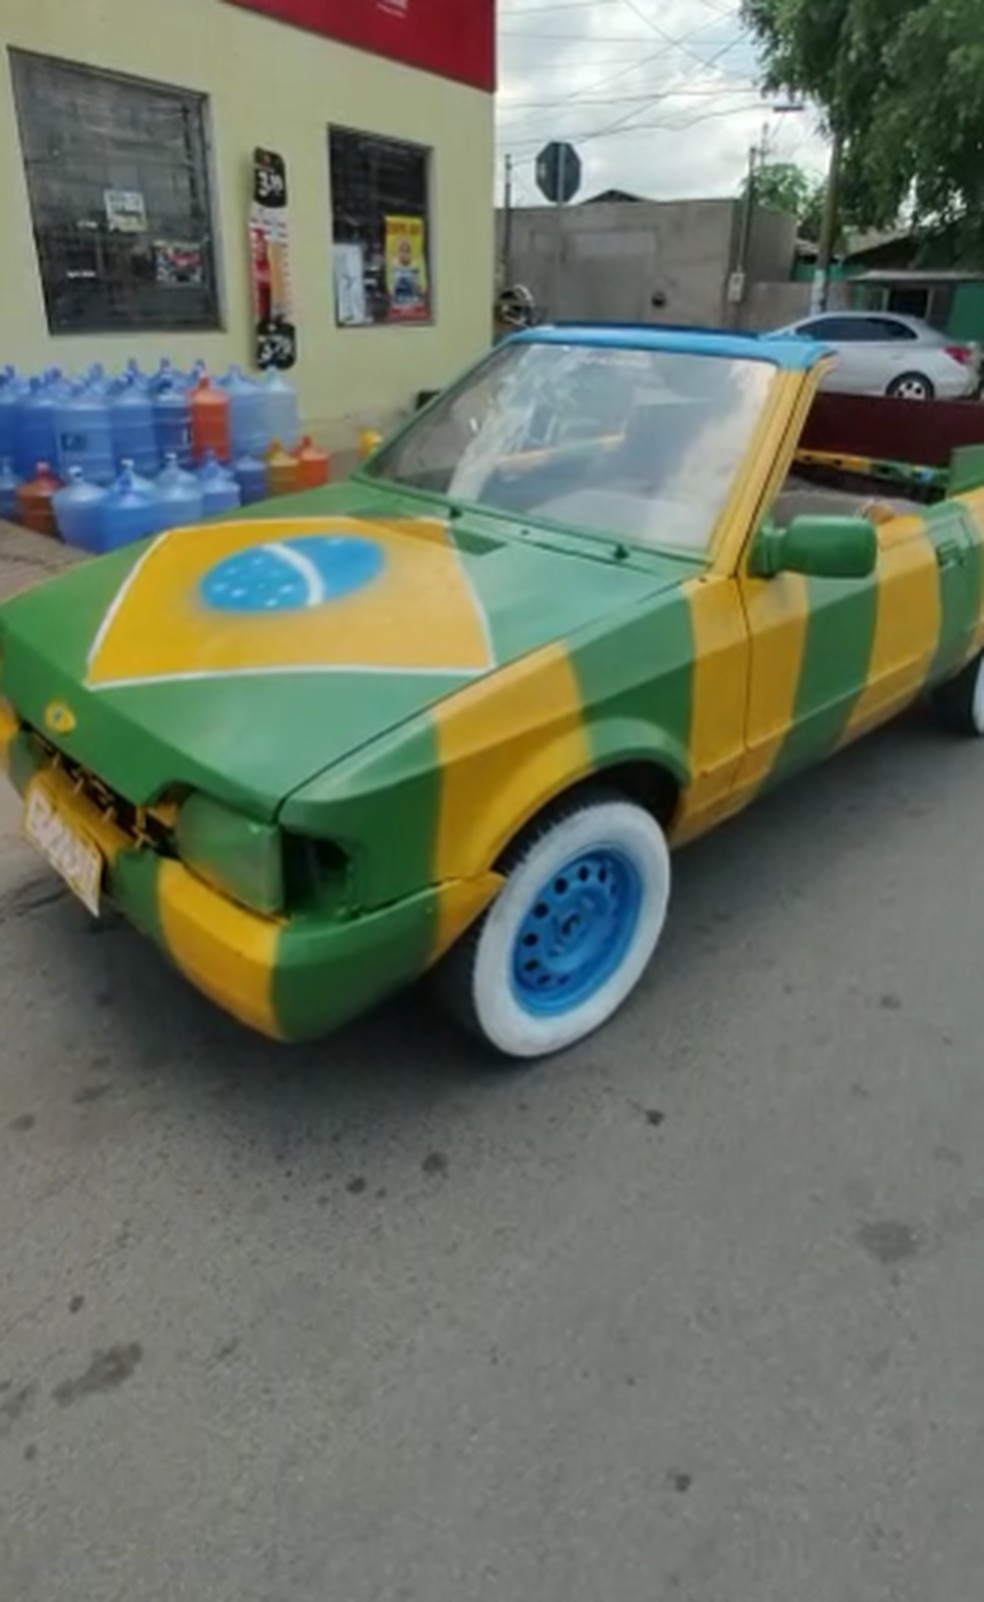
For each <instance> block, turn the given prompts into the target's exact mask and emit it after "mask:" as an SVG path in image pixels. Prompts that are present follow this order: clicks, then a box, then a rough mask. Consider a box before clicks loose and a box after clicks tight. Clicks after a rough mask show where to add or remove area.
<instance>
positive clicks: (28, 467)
mask: <svg viewBox="0 0 984 1602" xmlns="http://www.w3.org/2000/svg"><path fill="white" fill-rule="evenodd" d="M61 395H62V387H61V384H60V381H58V380H56V379H54V378H51V377H49V376H48V375H47V374H46V375H44V376H43V377H41V378H32V379H31V381H30V383H29V384H28V386H27V389H25V390H22V392H21V394H20V395H19V396H18V399H17V405H16V407H15V410H14V467H15V468H16V470H17V472H18V473H19V474H20V476H21V478H30V477H31V476H32V475H33V473H34V469H35V468H36V466H37V464H38V462H54V461H56V460H57V457H58V448H57V446H58V442H57V436H56V429H55V409H56V407H57V406H58V402H59V400H60V398H61Z"/></svg>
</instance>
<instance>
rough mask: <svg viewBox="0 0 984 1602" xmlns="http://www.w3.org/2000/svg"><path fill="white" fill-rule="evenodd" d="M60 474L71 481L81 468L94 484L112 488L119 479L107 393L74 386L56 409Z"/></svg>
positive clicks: (97, 389) (88, 385)
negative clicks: (112, 484) (117, 477)
mask: <svg viewBox="0 0 984 1602" xmlns="http://www.w3.org/2000/svg"><path fill="white" fill-rule="evenodd" d="M55 436H56V440H57V455H56V460H57V462H58V471H59V473H60V474H61V477H62V478H67V477H68V475H69V472H70V471H71V469H72V468H73V467H81V469H82V472H83V473H84V475H85V477H86V478H87V479H89V480H90V481H91V483H93V484H111V483H112V482H113V479H114V477H115V476H116V460H115V458H114V456H113V428H112V424H111V422H110V412H109V402H108V400H107V398H106V392H105V389H103V388H101V387H100V386H99V384H98V383H96V384H73V385H72V386H71V388H70V389H68V390H67V392H65V393H64V394H63V395H62V397H61V399H60V400H59V401H58V403H57V405H56V406H55Z"/></svg>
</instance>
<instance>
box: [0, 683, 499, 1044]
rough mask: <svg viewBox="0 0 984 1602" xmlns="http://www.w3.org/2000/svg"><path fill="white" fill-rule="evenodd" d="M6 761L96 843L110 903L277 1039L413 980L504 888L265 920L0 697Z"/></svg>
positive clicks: (324, 1029)
mask: <svg viewBox="0 0 984 1602" xmlns="http://www.w3.org/2000/svg"><path fill="white" fill-rule="evenodd" d="M0 759H2V760H3V764H4V765H5V766H6V768H7V771H8V774H9V777H10V779H11V780H12V782H13V784H14V786H15V788H16V789H17V790H18V791H19V792H20V793H21V794H22V795H26V794H27V792H28V790H29V789H31V788H32V787H33V786H43V787H44V788H45V790H46V792H47V794H48V797H49V799H50V800H51V802H52V803H53V805H54V807H55V808H56V809H57V811H58V813H59V815H60V816H61V817H63V818H65V819H66V820H67V821H69V822H70V823H71V825H72V826H73V828H74V829H75V830H77V831H78V832H79V834H81V835H82V836H83V837H84V838H85V839H87V840H88V841H91V842H93V843H94V844H95V845H96V846H98V848H99V851H100V853H101V855H102V858H103V861H104V863H105V872H104V881H103V892H104V894H105V896H106V897H107V899H108V900H109V901H110V903H111V904H112V905H113V906H114V907H116V908H117V909H118V910H119V911H120V912H121V913H122V914H123V915H124V917H125V918H127V920H128V921H129V922H130V923H132V924H133V925H134V926H135V928H137V929H138V930H140V932H141V933H142V934H144V935H146V936H148V937H149V938H150V939H151V940H153V941H154V943H155V944H156V945H157V946H158V947H159V948H160V949H161V951H162V952H164V954H165V955H166V956H167V957H168V958H169V959H170V961H171V962H172V963H173V964H174V965H175V967H177V968H178V969H179V970H180V972H181V973H182V974H184V976H185V978H187V979H188V980H189V981H190V982H191V983H192V984H193V985H194V986H195V987H196V988H197V989H198V990H200V991H201V992H202V993H203V994H204V995H206V996H207V997H209V999H210V1000H211V1001H213V1002H215V1003H216V1005H218V1006H219V1007H221V1008H222V1009H223V1010H224V1011H226V1012H228V1013H230V1014H231V1015H232V1016H233V1017H234V1018H237V1019H238V1020H239V1021H240V1022H241V1023H244V1024H246V1025H247V1026H248V1027H250V1028H252V1029H255V1030H258V1031H259V1032H260V1033H262V1034H264V1035H268V1036H270V1037H271V1038H273V1039H277V1040H293V1041H300V1040H311V1039H316V1038H317V1037H319V1036H321V1035H324V1034H326V1033H328V1032H329V1031H331V1030H332V1029H335V1028H337V1027H338V1026H339V1025H341V1024H343V1023H345V1022H347V1021H348V1020H349V1019H350V1018H353V1017H355V1016H357V1014H359V1013H361V1012H364V1011H365V1010H366V1009H367V1008H368V1007H371V1006H372V1005H374V1004H375V1003H376V1002H378V1001H380V1000H382V999H383V997H385V996H386V995H388V994H390V993H391V992H393V991H394V990H397V989H399V988H400V987H401V986H402V985H404V984H407V983H409V982H410V981H411V980H412V979H414V978H416V977H417V976H418V975H419V974H421V973H422V972H423V971H424V970H425V969H426V968H427V967H429V966H430V965H431V963H433V962H434V961H435V960H436V958H437V957H438V956H439V955H440V954H441V952H442V950H443V949H445V948H446V946H447V945H448V944H450V942H451V939H452V938H454V936H455V935H456V934H457V933H459V932H460V930H461V929H462V928H463V927H466V926H467V923H469V922H470V921H471V920H472V918H473V917H475V916H476V915H477V914H478V913H479V912H480V911H481V910H482V907H483V906H485V905H486V904H487V903H488V901H490V900H491V899H492V896H493V895H494V894H495V891H496V890H497V888H498V886H499V883H500V881H499V879H498V877H497V876H495V875H486V876H483V877H482V879H480V880H476V881H474V882H469V883H467V884H465V883H464V882H456V883H455V884H450V885H435V886H431V887H429V888H427V889H424V890H422V891H420V892H419V893H418V894H416V895H412V896H408V897H405V898H404V899H402V900H400V901H396V902H394V903H392V904H391V905H389V906H386V907H383V908H380V909H378V910H376V911H371V912H366V913H362V914H360V915H359V916H352V917H344V916H331V917H328V916H324V915H320V916H319V915H316V914H305V915H303V916H297V917H288V918H269V917H263V916H261V915H259V914H258V913H255V912H251V911H249V910H247V909H246V908H245V907H242V906H239V905H237V904H236V903H235V902H233V901H231V900H230V899H229V898H228V897H227V896H224V895H222V894H221V892H219V891H218V890H216V889H214V888H213V887H212V886H211V885H208V884H206V883H205V882H204V881H203V880H202V879H200V878H198V877H197V876H196V875H195V874H194V873H192V872H191V871H190V870H189V869H188V868H187V867H185V865H184V864H183V863H182V862H180V861H179V860H178V859H177V858H176V857H174V856H171V855H167V854H165V853H164V852H162V851H161V850H160V849H159V848H157V847H156V846H155V845H154V843H153V842H152V841H151V840H150V839H148V838H141V837H139V835H135V834H134V833H131V832H130V831H128V830H125V829H124V828H122V827H121V826H120V825H119V823H118V822H117V821H116V820H115V819H114V818H113V817H112V815H111V814H110V813H108V812H107V811H106V810H103V809H101V808H100V807H99V806H98V805H97V804H96V802H95V801H94V800H93V799H92V797H91V796H90V795H89V794H87V793H86V792H85V791H84V790H83V789H82V788H80V786H79V785H78V784H77V783H75V782H74V781H73V778H72V776H71V774H70V773H69V772H67V771H66V770H65V769H64V768H61V767H58V766H56V765H53V764H50V763H44V762H39V761H38V759H37V755H36V750H35V748H34V747H33V745H32V743H31V741H30V739H29V738H28V737H26V736H25V735H24V734H23V733H22V732H21V731H20V730H19V728H18V724H17V720H16V718H15V717H13V715H12V714H11V713H10V711H9V708H6V707H4V706H3V705H2V704H0Z"/></svg>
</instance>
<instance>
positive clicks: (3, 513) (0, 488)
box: [0, 456, 20, 523]
mask: <svg viewBox="0 0 984 1602" xmlns="http://www.w3.org/2000/svg"><path fill="white" fill-rule="evenodd" d="M19 484H20V479H19V478H18V477H17V474H16V473H15V472H14V464H13V462H12V461H11V459H10V457H9V456H4V457H0V518H4V519H6V521H7V522H8V523H16V522H17V518H18V516H19V509H18V505H17V488H18V485H19Z"/></svg>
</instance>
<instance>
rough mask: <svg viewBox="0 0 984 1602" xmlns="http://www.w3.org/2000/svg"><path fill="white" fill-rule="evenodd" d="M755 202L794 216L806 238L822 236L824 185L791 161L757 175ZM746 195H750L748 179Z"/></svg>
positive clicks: (776, 165) (745, 187) (771, 164)
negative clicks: (821, 220)
mask: <svg viewBox="0 0 984 1602" xmlns="http://www.w3.org/2000/svg"><path fill="white" fill-rule="evenodd" d="M754 184H755V201H756V204H757V205H759V206H771V207H772V208H773V209H774V210H776V211H786V212H788V213H789V214H790V216H791V217H795V218H796V221H797V224H798V225H799V231H800V234H801V235H802V236H803V238H804V239H813V240H816V239H818V238H819V237H820V219H821V217H822V215H823V185H822V184H817V183H816V182H815V181H814V180H813V179H812V178H811V177H810V176H809V174H808V173H805V172H804V171H803V169H802V167H797V166H796V164H795V162H791V161H772V162H769V163H768V165H767V166H765V167H760V168H759V169H758V172H757V173H756V174H755V180H754ZM743 193H744V194H746V195H747V193H748V179H747V178H746V180H745V185H744V190H743Z"/></svg>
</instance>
